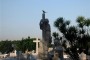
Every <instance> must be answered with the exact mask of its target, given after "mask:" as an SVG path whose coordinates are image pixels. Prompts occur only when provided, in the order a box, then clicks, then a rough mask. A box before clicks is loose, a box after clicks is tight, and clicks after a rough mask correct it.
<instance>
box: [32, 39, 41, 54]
mask: <svg viewBox="0 0 90 60" xmlns="http://www.w3.org/2000/svg"><path fill="white" fill-rule="evenodd" d="M33 42H35V43H36V54H38V43H39V42H40V41H39V40H38V38H37V39H36V40H34V41H33Z"/></svg>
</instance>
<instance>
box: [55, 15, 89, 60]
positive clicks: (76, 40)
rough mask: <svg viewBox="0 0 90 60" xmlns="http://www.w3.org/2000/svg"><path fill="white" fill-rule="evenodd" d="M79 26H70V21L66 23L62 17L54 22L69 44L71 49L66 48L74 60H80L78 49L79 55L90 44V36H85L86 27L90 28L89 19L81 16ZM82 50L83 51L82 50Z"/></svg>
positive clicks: (78, 19) (78, 21) (78, 20)
mask: <svg viewBox="0 0 90 60" xmlns="http://www.w3.org/2000/svg"><path fill="white" fill-rule="evenodd" d="M76 21H77V23H78V26H68V25H69V24H70V21H66V20H65V19H64V18H62V17H60V18H58V19H56V21H55V22H54V26H55V27H56V28H57V29H58V30H59V31H60V33H62V34H63V36H64V38H65V39H66V40H67V41H68V42H69V45H70V47H69V48H66V50H67V52H68V54H70V56H71V58H72V59H73V60H79V56H78V51H77V48H79V53H80V52H82V50H83V49H85V51H86V50H87V49H88V42H90V39H89V38H90V35H87V34H85V33H86V29H84V28H85V25H87V26H90V25H89V22H86V21H89V19H85V18H84V17H83V16H79V17H78V18H77V19H76ZM80 49H81V50H80Z"/></svg>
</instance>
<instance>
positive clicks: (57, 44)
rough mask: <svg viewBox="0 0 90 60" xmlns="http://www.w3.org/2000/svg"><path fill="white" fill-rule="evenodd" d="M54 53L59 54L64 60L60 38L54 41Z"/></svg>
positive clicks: (61, 59)
mask: <svg viewBox="0 0 90 60" xmlns="http://www.w3.org/2000/svg"><path fill="white" fill-rule="evenodd" d="M54 51H55V53H58V55H59V58H60V60H64V57H63V47H62V46H61V44H60V39H58V38H56V39H55V40H54Z"/></svg>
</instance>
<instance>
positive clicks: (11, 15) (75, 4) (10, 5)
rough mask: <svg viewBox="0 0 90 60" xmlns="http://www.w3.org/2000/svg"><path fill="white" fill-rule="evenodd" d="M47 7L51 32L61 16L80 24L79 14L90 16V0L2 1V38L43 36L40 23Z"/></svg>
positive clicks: (0, 25) (13, 38)
mask: <svg viewBox="0 0 90 60" xmlns="http://www.w3.org/2000/svg"><path fill="white" fill-rule="evenodd" d="M42 10H45V11H46V12H47V13H46V18H48V19H49V23H50V26H51V32H52V33H53V32H55V31H57V29H56V28H55V27H54V25H53V23H54V21H55V20H56V19H57V18H58V17H64V18H65V20H70V21H71V24H72V25H75V24H76V21H75V20H76V18H77V17H78V16H84V17H85V18H90V0H0V40H6V39H8V40H18V39H22V38H26V37H28V36H30V37H31V38H33V37H36V38H37V37H38V38H41V36H42V31H41V30H40V28H39V22H40V20H41V18H42Z"/></svg>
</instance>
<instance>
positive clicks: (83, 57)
mask: <svg viewBox="0 0 90 60" xmlns="http://www.w3.org/2000/svg"><path fill="white" fill-rule="evenodd" d="M80 60H86V54H85V53H84V52H82V53H81V54H80Z"/></svg>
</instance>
